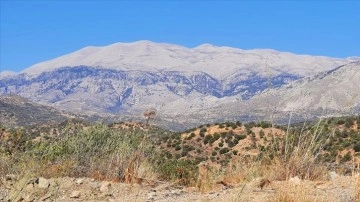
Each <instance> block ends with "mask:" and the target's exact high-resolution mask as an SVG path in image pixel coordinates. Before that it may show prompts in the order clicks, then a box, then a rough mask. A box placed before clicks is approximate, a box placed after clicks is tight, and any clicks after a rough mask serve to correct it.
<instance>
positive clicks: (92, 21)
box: [0, 0, 360, 72]
mask: <svg viewBox="0 0 360 202" xmlns="http://www.w3.org/2000/svg"><path fill="white" fill-rule="evenodd" d="M0 6H1V7H0V9H1V10H0V17H1V21H0V32H1V35H0V48H1V49H0V70H1V71H4V70H11V71H17V72H18V71H21V70H23V69H25V68H27V67H29V66H31V65H33V64H36V63H38V62H41V61H45V60H49V59H52V58H55V57H58V56H61V55H64V54H67V53H70V52H73V51H76V50H78V49H80V48H83V47H85V46H104V45H109V44H112V43H116V42H133V41H137V40H150V41H154V42H166V43H174V44H179V45H183V46H186V47H195V46H198V45H200V44H203V43H210V44H214V45H217V46H232V47H237V48H241V49H253V48H270V49H276V50H279V51H287V52H293V53H298V54H310V55H323V56H330V57H340V58H343V57H348V56H360V3H359V1H355V0H354V1H340V0H338V1H336V0H331V1H325V0H323V1H309V0H306V1H300V0H299V1H285V0H283V1H259V0H255V1H244V0H239V1H235V0H233V1H214V0H209V1H190V0H185V1H176V0H168V1H165V0H163V1H160V0H157V1H121V0H120V1H115V0H107V1H106V0H105V1H100V0H99V1H95V0H92V1H86V0H78V1H71V0H59V1H54V0H43V1H37V0H22V1H20V0H0Z"/></svg>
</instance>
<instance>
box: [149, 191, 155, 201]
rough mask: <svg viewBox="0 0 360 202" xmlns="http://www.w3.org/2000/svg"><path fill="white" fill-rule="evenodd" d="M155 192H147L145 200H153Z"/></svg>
mask: <svg viewBox="0 0 360 202" xmlns="http://www.w3.org/2000/svg"><path fill="white" fill-rule="evenodd" d="M156 196H157V195H156V193H155V192H150V193H148V197H147V200H150V201H153V200H155V197H156Z"/></svg>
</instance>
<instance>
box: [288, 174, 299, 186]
mask: <svg viewBox="0 0 360 202" xmlns="http://www.w3.org/2000/svg"><path fill="white" fill-rule="evenodd" d="M289 182H292V183H293V184H295V185H299V184H300V183H301V179H300V178H299V177H298V176H295V177H291V178H290V179H289Z"/></svg>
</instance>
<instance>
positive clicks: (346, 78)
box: [208, 61, 360, 120]
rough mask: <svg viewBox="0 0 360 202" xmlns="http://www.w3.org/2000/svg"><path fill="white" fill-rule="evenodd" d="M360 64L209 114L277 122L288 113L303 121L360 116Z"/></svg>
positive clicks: (287, 86) (298, 81)
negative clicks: (257, 118)
mask: <svg viewBox="0 0 360 202" xmlns="http://www.w3.org/2000/svg"><path fill="white" fill-rule="evenodd" d="M359 81H360V61H358V62H352V63H349V64H346V65H342V66H339V67H337V68H335V69H333V70H330V71H325V72H321V73H318V74H315V75H313V76H309V77H305V78H303V79H299V80H297V81H294V82H292V83H290V84H287V85H284V86H282V87H281V88H278V89H269V90H266V91H265V92H263V93H261V94H259V95H256V96H254V97H252V99H250V100H247V101H244V102H235V103H231V104H223V105H221V106H218V107H217V108H213V109H211V110H209V112H208V114H217V113H222V114H223V115H224V116H225V117H228V118H229V117H232V118H233V119H236V117H237V116H239V114H241V115H242V116H244V117H249V116H254V115H257V116H258V117H261V116H262V117H263V118H270V117H272V118H274V119H277V120H281V119H288V118H289V114H290V113H291V114H292V116H296V117H300V118H309V117H316V116H317V117H319V116H339V115H350V114H354V115H358V114H359V113H360V91H359V89H360V82H359Z"/></svg>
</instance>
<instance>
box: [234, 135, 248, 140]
mask: <svg viewBox="0 0 360 202" xmlns="http://www.w3.org/2000/svg"><path fill="white" fill-rule="evenodd" d="M245 138H246V135H241V134H239V135H235V139H236V140H238V141H240V140H242V139H245Z"/></svg>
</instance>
